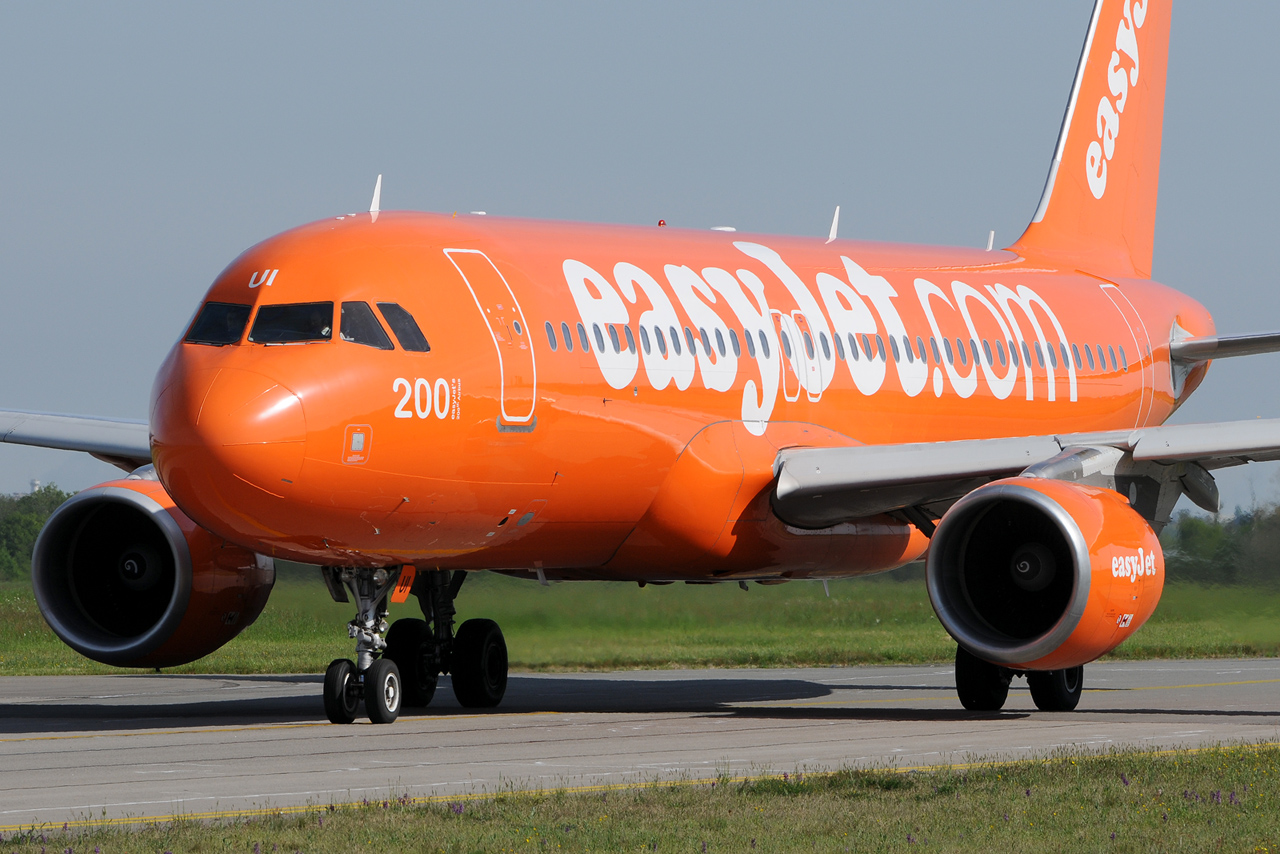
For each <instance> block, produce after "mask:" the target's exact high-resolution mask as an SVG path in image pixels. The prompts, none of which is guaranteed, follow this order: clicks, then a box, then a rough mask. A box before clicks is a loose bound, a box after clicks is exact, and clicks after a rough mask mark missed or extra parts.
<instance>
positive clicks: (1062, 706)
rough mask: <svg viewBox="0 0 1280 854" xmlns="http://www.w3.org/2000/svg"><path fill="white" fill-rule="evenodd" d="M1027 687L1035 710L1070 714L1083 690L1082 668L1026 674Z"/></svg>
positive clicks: (1077, 703) (1078, 701)
mask: <svg viewBox="0 0 1280 854" xmlns="http://www.w3.org/2000/svg"><path fill="white" fill-rule="evenodd" d="M1027 687H1028V688H1030V689H1031V699H1032V700H1035V703H1036V708H1037V709H1040V710H1041V711H1043V712H1070V711H1072V710H1073V709H1075V707H1076V706H1077V705H1079V703H1080V691H1081V690H1082V689H1083V688H1084V667H1083V666H1080V667H1068V668H1067V669H1065V670H1048V671H1041V672H1036V673H1028V674H1027Z"/></svg>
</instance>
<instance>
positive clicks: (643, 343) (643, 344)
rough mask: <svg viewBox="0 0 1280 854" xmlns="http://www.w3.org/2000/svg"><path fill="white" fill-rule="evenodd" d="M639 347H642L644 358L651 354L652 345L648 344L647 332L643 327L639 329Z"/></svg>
mask: <svg viewBox="0 0 1280 854" xmlns="http://www.w3.org/2000/svg"><path fill="white" fill-rule="evenodd" d="M640 346H641V347H644V354H645V355H646V356H647V355H649V354H650V353H652V352H653V345H652V344H650V343H649V330H648V329H645V328H644V327H643V326H641V327H640Z"/></svg>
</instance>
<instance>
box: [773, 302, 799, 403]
mask: <svg viewBox="0 0 1280 854" xmlns="http://www.w3.org/2000/svg"><path fill="white" fill-rule="evenodd" d="M770 314H772V315H773V331H774V332H775V333H777V336H778V346H779V347H781V348H782V396H783V397H784V398H785V399H786V400H788V401H790V402H794V401H796V400H799V399H800V371H801V370H802V369H801V367H800V362H799V361H798V359H799V353H800V348H801V347H803V346H804V344H803V343H801V344H800V345H799V346H797V345H796V342H797V341H800V330H799V329H797V328H796V322H795V321H794V320H793V319H792V318H791V316H790V315H787V314H783V313H782V312H780V311H778V310H777V309H773V310H772V311H770Z"/></svg>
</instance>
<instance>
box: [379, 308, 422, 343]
mask: <svg viewBox="0 0 1280 854" xmlns="http://www.w3.org/2000/svg"><path fill="white" fill-rule="evenodd" d="M378 310H379V311H381V312H382V316H383V317H384V318H386V320H387V325H388V326H390V327H391V331H392V332H394V333H395V334H396V340H397V341H399V342H400V346H401V347H403V348H404V349H406V350H411V351H414V352H417V353H430V352H431V345H430V344H428V343H427V338H426V336H425V335H423V334H422V330H421V329H419V328H418V323H417V321H415V320H414V319H413V315H412V314H410V313H409V312H407V311H406V310H405V309H403V308H401V307H400V305H399V304H398V303H394V302H380V303H378Z"/></svg>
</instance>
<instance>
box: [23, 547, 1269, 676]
mask: <svg viewBox="0 0 1280 854" xmlns="http://www.w3.org/2000/svg"><path fill="white" fill-rule="evenodd" d="M895 577H897V578H905V580H895ZM829 587H830V591H831V595H830V597H828V596H826V595H825V594H824V591H823V587H822V585H821V584H816V583H810V582H793V583H791V584H784V585H778V586H771V587H762V586H759V585H754V584H753V585H751V587H750V590H749V591H748V592H745V593H744V592H743V591H741V590H740V589H738V587H737V586H736V585H731V584H719V585H697V586H686V585H682V584H675V585H670V586H649V587H645V588H643V589H642V588H638V587H636V586H635V585H632V584H606V583H599V582H584V583H565V584H553V585H550V586H547V587H542V586H539V585H537V584H534V583H530V582H528V581H518V580H515V579H510V578H506V577H503V576H497V575H493V574H490V573H480V574H477V575H475V576H473V577H472V578H470V579H469V580H468V581H467V583H466V586H465V587H464V588H463V591H462V595H461V596H460V597H459V600H458V605H459V611H460V614H459V616H460V618H462V619H465V618H466V617H468V616H484V617H489V618H491V619H495V620H497V621H498V623H499V624H500V625H501V626H502V629H503V632H504V633H505V635H506V638H507V644H508V647H509V649H510V656H511V666H512V668H513V669H515V670H524V671H550V670H611V669H641V668H666V667H782V666H808V665H831V664H902V663H923V662H936V661H949V660H950V659H951V658H952V656H953V655H954V654H955V645H954V643H953V642H952V641H951V639H950V638H949V637H947V634H946V632H944V631H943V630H942V627H941V626H940V625H939V623H938V621H937V618H936V617H934V615H933V609H932V608H931V607H930V605H929V597H928V595H927V594H926V592H925V589H924V582H923V580H922V578H921V577H920V574H919V572H918V571H910V570H909V571H908V572H907V573H905V574H900V573H890V574H889V575H888V576H885V577H881V578H879V579H848V580H839V581H832V582H830V585H829ZM351 615H352V606H351V605H339V604H336V603H334V602H332V601H331V600H330V599H329V596H328V594H327V592H326V591H325V589H324V586H323V585H322V584H321V583H320V582H319V580H318V578H316V577H314V574H313V571H306V570H287V571H284V572H282V573H281V578H280V580H279V581H278V582H277V585H276V589H275V590H274V591H273V592H272V594H271V599H270V601H269V603H268V604H267V608H266V611H264V612H263V614H262V616H261V617H259V619H258V621H257V622H256V623H255V624H254V625H253V626H250V627H249V628H248V629H246V630H245V632H244V633H242V634H241V635H240V636H239V637H238V638H236V639H235V640H233V641H232V642H231V643H229V644H228V645H227V646H225V647H223V648H222V649H221V650H218V651H217V652H215V653H213V654H212V655H209V656H207V657H205V658H203V659H201V660H199V661H196V662H193V663H192V664H189V665H186V666H185V667H182V668H177V669H176V671H175V672H187V673H320V672H322V671H323V670H324V668H325V666H326V665H327V664H328V663H329V661H331V660H332V659H334V658H338V657H348V656H350V654H351V641H349V640H348V639H347V637H346V632H345V631H343V628H344V626H345V624H346V622H347V620H349V619H350V618H351ZM404 616H420V612H418V610H417V606H416V602H415V601H414V600H412V599H411V600H410V601H409V602H407V603H405V604H403V605H393V606H392V618H393V619H395V618H396V617H404ZM1277 654H1280V592H1278V591H1276V590H1263V589H1255V588H1242V587H1205V586H1201V585H1195V584H1169V585H1167V586H1166V588H1165V594H1164V597H1163V600H1162V601H1161V603H1160V607H1159V609H1157V611H1156V614H1155V616H1154V617H1153V618H1152V619H1151V621H1150V622H1149V623H1148V624H1147V625H1146V626H1144V627H1143V628H1142V630H1141V631H1139V632H1138V633H1137V634H1136V635H1135V636H1134V637H1133V638H1131V639H1130V640H1129V641H1127V642H1126V643H1125V644H1124V645H1123V646H1121V647H1120V648H1119V649H1117V650H1116V651H1115V652H1114V653H1112V657H1116V658H1137V659H1141V658H1201V657H1229V656H1238V657H1250V656H1260V655H1263V656H1273V655H1277ZM110 672H118V671H117V669H115V668H109V667H105V666H102V665H97V664H94V663H93V662H90V661H88V660H87V659H84V658H82V657H81V656H79V655H78V654H77V653H75V652H73V651H72V650H70V649H69V648H67V647H66V646H64V645H63V644H62V643H61V642H60V641H59V640H58V639H57V638H56V637H55V636H54V635H53V633H52V632H51V631H50V630H49V629H48V627H47V626H46V625H45V623H44V620H43V619H42V618H41V616H40V614H39V611H38V609H37V608H36V605H35V602H34V600H33V598H32V595H31V588H30V586H29V585H26V584H21V583H8V584H0V675H18V674H27V675H34V674H75V673H110Z"/></svg>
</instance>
